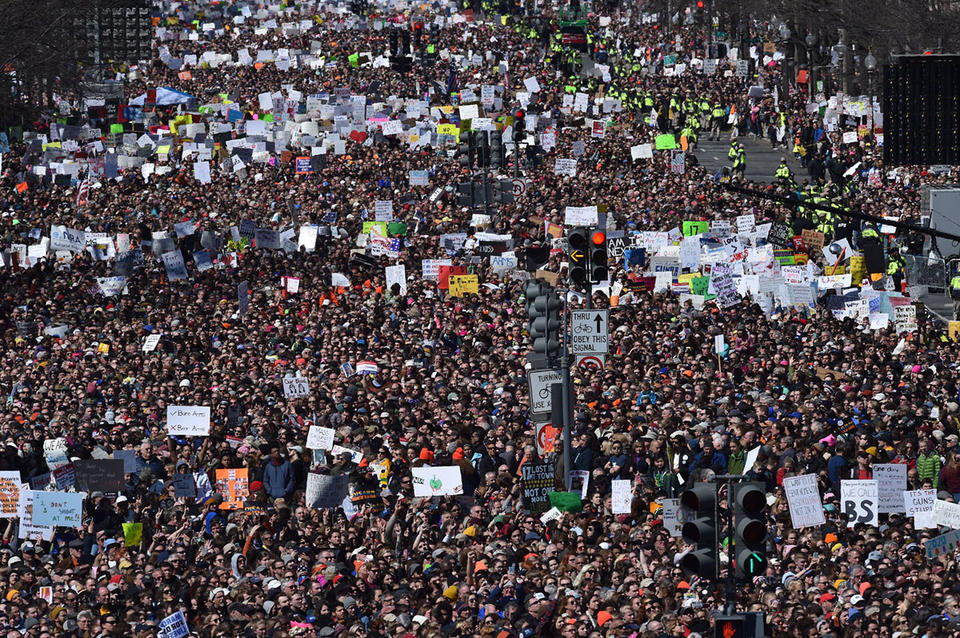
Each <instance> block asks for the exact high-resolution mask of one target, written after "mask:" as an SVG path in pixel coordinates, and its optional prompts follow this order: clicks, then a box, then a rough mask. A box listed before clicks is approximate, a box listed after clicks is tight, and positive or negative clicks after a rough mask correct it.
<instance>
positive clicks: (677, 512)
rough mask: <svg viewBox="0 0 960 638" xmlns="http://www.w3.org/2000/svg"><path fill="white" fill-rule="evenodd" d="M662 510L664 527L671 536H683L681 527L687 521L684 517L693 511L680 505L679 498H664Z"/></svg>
mask: <svg viewBox="0 0 960 638" xmlns="http://www.w3.org/2000/svg"><path fill="white" fill-rule="evenodd" d="M660 511H661V512H662V513H663V529H665V530H667V531H668V532H669V533H670V536H672V537H674V538H677V537H679V536H681V532H680V529H681V528H682V527H683V524H684V523H685V522H686V520H684V519H685V518H687V516H688V515H689V514H691V512H689V511H688V510H685V509H684V508H682V507H680V499H679V498H665V499H663V509H661V510H660Z"/></svg>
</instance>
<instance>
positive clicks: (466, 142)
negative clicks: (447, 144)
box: [458, 131, 477, 171]
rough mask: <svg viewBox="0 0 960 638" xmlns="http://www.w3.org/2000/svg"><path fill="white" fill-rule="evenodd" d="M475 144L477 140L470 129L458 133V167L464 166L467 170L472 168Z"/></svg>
mask: <svg viewBox="0 0 960 638" xmlns="http://www.w3.org/2000/svg"><path fill="white" fill-rule="evenodd" d="M476 144H477V141H476V138H475V137H474V134H473V132H472V131H469V132H466V133H462V134H461V135H460V148H459V149H458V154H459V155H460V168H464V169H466V170H468V171H469V170H472V169H473V162H474V155H475V153H476Z"/></svg>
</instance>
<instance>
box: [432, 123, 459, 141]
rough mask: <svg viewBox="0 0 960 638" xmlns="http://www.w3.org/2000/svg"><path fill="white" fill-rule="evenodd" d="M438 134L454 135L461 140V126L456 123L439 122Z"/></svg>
mask: <svg viewBox="0 0 960 638" xmlns="http://www.w3.org/2000/svg"><path fill="white" fill-rule="evenodd" d="M437 134H438V135H453V136H454V137H456V138H457V142H459V141H460V127H459V126H457V125H456V124H437Z"/></svg>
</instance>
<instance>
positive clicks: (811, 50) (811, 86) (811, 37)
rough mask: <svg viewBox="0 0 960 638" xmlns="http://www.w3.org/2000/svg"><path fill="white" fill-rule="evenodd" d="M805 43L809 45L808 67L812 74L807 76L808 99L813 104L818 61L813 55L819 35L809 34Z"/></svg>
mask: <svg viewBox="0 0 960 638" xmlns="http://www.w3.org/2000/svg"><path fill="white" fill-rule="evenodd" d="M804 42H805V43H806V45H807V66H808V67H809V68H810V72H809V73H808V74H807V85H808V87H809V89H808V91H807V92H808V94H809V95H808V96H807V97H808V98H809V99H810V101H811V102H813V89H814V87H815V86H816V84H815V83H814V80H813V74H814V72H815V69H816V66H815V65H816V60H815V59H814V57H813V55H814V48H815V47H816V46H817V34H816V33H812V32H811V33H808V34H807V37H806V38H804Z"/></svg>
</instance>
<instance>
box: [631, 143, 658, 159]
mask: <svg viewBox="0 0 960 638" xmlns="http://www.w3.org/2000/svg"><path fill="white" fill-rule="evenodd" d="M630 159H631V160H633V161H636V160H638V159H653V147H652V146H651V145H650V144H637V145H636V146H631V147H630Z"/></svg>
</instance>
